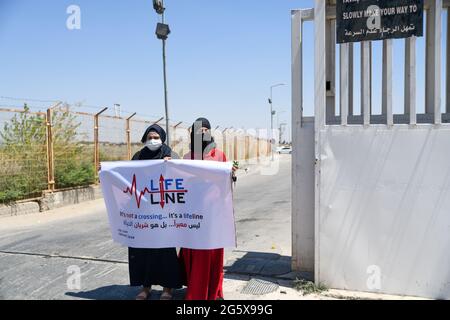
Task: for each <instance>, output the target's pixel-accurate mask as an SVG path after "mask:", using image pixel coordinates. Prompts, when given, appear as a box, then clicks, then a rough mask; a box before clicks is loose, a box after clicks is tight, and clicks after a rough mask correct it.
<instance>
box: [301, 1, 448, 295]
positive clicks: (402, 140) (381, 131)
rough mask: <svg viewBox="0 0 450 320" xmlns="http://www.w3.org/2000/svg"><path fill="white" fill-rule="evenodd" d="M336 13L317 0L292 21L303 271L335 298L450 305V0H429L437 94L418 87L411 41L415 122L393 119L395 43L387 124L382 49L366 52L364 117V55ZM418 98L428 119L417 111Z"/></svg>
mask: <svg viewBox="0 0 450 320" xmlns="http://www.w3.org/2000/svg"><path fill="white" fill-rule="evenodd" d="M335 4H336V1H335V0H334V1H330V0H327V1H324V0H315V8H313V9H302V10H293V11H292V112H293V116H292V119H293V120H292V121H293V125H292V127H293V146H294V148H293V196H292V214H293V219H292V222H293V226H292V228H293V230H292V232H293V237H292V239H293V268H294V269H295V270H298V271H310V272H314V274H315V280H316V283H324V284H325V285H327V286H328V287H331V288H338V289H348V290H358V291H366V292H379V293H389V294H400V295H412V296H421V297H429V298H441V299H442V298H443V299H450V59H449V56H450V40H449V38H450V32H447V40H446V44H447V48H446V55H445V56H446V60H447V63H446V70H444V67H443V66H444V62H445V61H441V60H442V59H441V50H442V48H443V47H442V46H443V42H444V41H443V35H442V32H441V28H442V23H443V20H442V13H443V12H445V10H447V11H448V8H449V6H450V1H448V0H429V1H425V12H426V31H425V41H426V66H425V67H426V72H425V78H426V80H425V83H426V86H425V88H418V87H416V77H417V72H416V66H417V65H416V58H417V57H416V38H415V37H412V38H408V39H405V40H401V41H405V74H404V78H405V86H404V93H405V99H404V108H403V109H404V112H403V114H393V103H394V102H393V63H392V62H393V40H383V58H382V59H383V70H382V99H381V100H382V108H381V109H382V114H380V115H375V114H373V112H372V103H373V102H372V101H371V90H372V87H373V84H372V75H371V70H372V55H371V53H372V44H371V42H362V43H361V45H360V47H361V77H360V81H361V85H360V88H361V94H360V96H361V102H360V106H361V112H360V115H356V112H355V110H354V109H355V108H354V107H355V104H354V100H353V90H354V88H355V79H354V76H353V67H354V65H353V64H354V46H353V44H348V43H347V44H341V45H339V46H336V39H335V35H336V29H335V28H336V6H335ZM449 20H450V19H447V30H449V31H450V23H449V22H448V21H449ZM307 22H313V23H314V41H315V43H314V56H315V66H314V110H315V112H314V117H304V116H303V89H302V87H303V83H302V81H303V77H304V74H303V68H302V59H303V57H302V54H303V32H302V29H303V25H304V23H307ZM397 41H400V40H397ZM336 48H337V49H336ZM335 50H339V51H340V55H339V56H340V58H339V61H336V51H335ZM337 67H339V68H337ZM337 72H339V73H338V75H339V82H340V84H339V93H340V94H339V101H336V96H337V95H336V92H335V91H336V87H337V86H336V83H335V80H334V79H335V78H336V73H337ZM442 72H446V81H445V86H444V85H443V83H441V82H442V81H441V75H442ZM418 90H424V91H425V101H426V103H425V113H424V114H417V111H416V95H417V92H418ZM441 90H446V92H447V94H446V103H445V106H446V110H445V111H444V112H443V111H442V110H441V93H442V92H441ZM336 104H338V105H339V110H340V112H339V114H337V112H336V109H337V108H336Z"/></svg>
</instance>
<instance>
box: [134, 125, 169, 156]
mask: <svg viewBox="0 0 450 320" xmlns="http://www.w3.org/2000/svg"><path fill="white" fill-rule="evenodd" d="M150 132H156V133H157V134H159V136H160V137H161V141H162V142H163V145H162V146H161V148H159V149H158V150H156V151H152V150H150V149H149V148H147V147H144V148H143V149H142V150H141V151H139V152H137V153H136V154H135V155H134V157H133V160H160V159H164V158H166V157H171V156H172V149H171V148H170V147H169V146H167V145H166V144H164V142H166V137H167V135H166V131H164V129H163V128H161V127H160V126H158V125H157V124H154V125H151V126H150V127H148V129H147V130H146V131H145V133H144V135H143V136H142V140H141V142H142V143H146V142H147V137H148V134H149V133H150Z"/></svg>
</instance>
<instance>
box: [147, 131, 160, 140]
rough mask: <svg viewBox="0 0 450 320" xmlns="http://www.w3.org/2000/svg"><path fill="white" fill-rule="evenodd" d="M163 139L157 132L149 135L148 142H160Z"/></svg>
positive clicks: (151, 132)
mask: <svg viewBox="0 0 450 320" xmlns="http://www.w3.org/2000/svg"><path fill="white" fill-rule="evenodd" d="M160 139H161V137H160V136H159V134H158V133H157V132H154V131H150V132H149V134H148V135H147V141H149V140H160Z"/></svg>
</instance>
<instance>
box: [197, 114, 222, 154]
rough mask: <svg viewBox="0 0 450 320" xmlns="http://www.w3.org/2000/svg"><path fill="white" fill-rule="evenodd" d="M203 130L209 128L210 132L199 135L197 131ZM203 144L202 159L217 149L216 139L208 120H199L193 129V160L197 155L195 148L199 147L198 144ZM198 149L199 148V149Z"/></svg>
mask: <svg viewBox="0 0 450 320" xmlns="http://www.w3.org/2000/svg"><path fill="white" fill-rule="evenodd" d="M201 128H208V129H209V130H210V131H209V133H207V134H204V133H201V134H197V131H198V130H199V129H201ZM199 142H201V143H202V147H201V150H202V159H201V160H203V159H204V155H205V154H207V153H208V152H210V151H211V150H212V149H214V148H215V147H216V143H215V142H214V138H213V137H212V135H211V124H210V123H209V120H208V119H205V118H198V119H197V120H195V122H194V124H193V125H192V128H191V159H194V158H195V156H196V154H195V149H196V148H195V147H197V145H196V143H199ZM197 149H198V147H197Z"/></svg>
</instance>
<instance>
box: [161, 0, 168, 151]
mask: <svg viewBox="0 0 450 320" xmlns="http://www.w3.org/2000/svg"><path fill="white" fill-rule="evenodd" d="M162 5H163V7H164V1H163V2H162ZM164 11H165V10H164ZM164 11H163V14H162V23H164ZM162 45H163V69H164V70H163V71H164V105H165V110H166V132H167V145H168V146H170V127H169V119H170V118H169V104H168V93H167V72H166V40H162Z"/></svg>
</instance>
